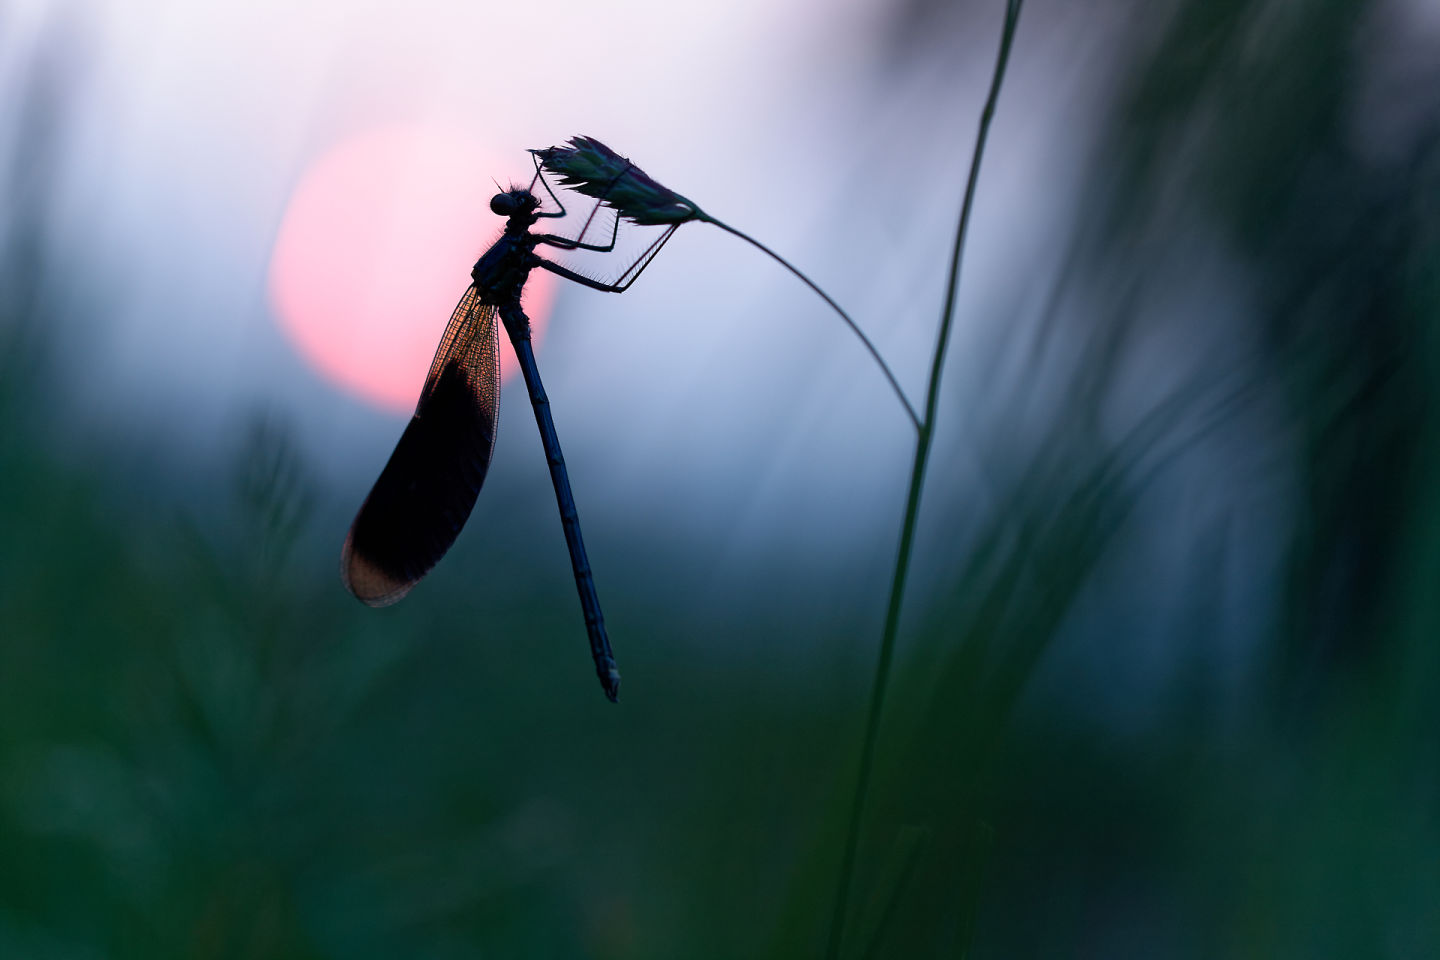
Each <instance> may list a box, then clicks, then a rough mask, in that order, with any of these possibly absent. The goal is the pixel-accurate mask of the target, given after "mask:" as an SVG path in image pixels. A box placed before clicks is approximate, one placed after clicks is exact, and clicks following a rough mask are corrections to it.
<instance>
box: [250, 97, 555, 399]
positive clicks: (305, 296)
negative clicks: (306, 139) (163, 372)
mask: <svg viewBox="0 0 1440 960" xmlns="http://www.w3.org/2000/svg"><path fill="white" fill-rule="evenodd" d="M515 153H516V154H517V156H519V157H524V153H523V151H521V150H519V149H517V150H516V151H515ZM520 162H523V160H522V161H520ZM502 171H503V172H515V173H517V174H518V173H519V172H520V168H519V167H518V166H517V161H516V159H515V158H510V159H509V160H508V162H507V161H505V160H503V159H502V158H501V157H500V155H499V152H498V151H495V150H492V149H490V148H488V147H487V146H486V145H485V144H483V143H481V142H480V141H478V140H476V139H474V138H472V137H469V136H467V135H466V134H464V133H461V132H459V131H457V130H454V129H450V128H445V127H438V126H424V125H405V126H391V127H383V128H378V129H373V130H370V131H367V132H365V133H362V134H360V135H357V136H354V137H351V138H349V139H347V140H344V141H342V142H341V143H339V144H337V145H336V146H334V147H332V148H331V149H330V150H328V151H327V152H325V153H324V154H322V155H321V156H320V157H319V158H317V159H316V160H315V161H314V162H313V163H311V164H310V166H309V167H308V168H307V169H306V170H305V173H304V174H303V176H302V177H301V178H300V180H299V181H298V182H297V184H296V186H295V188H294V190H293V191H292V193H291V195H290V200H289V202H288V204H287V206H286V209H285V214H284V217H283V219H282V220H281V223H280V229H279V232H278V234H277V236H276V238H275V245H274V248H273V251H272V254H271V260H270V273H269V295H270V302H271V304H272V306H273V308H274V310H275V313H276V316H277V317H278V318H279V321H280V326H281V328H282V329H283V330H284V331H285V333H286V335H287V336H288V337H289V339H290V340H291V342H292V343H293V344H294V345H295V347H296V349H297V350H298V351H299V352H300V354H301V356H303V357H304V358H305V360H306V361H307V362H308V363H309V364H310V366H311V367H312V368H314V369H315V370H316V371H317V372H318V373H319V374H320V375H321V376H323V377H324V378H325V379H326V380H328V381H330V382H331V383H334V384H335V385H337V386H339V387H341V388H342V389H344V390H346V391H348V392H350V393H352V394H354V395H356V396H358V397H360V398H362V399H363V400H365V401H367V402H369V403H371V404H373V405H375V406H377V407H380V408H383V409H386V410H391V411H395V412H409V411H410V410H412V409H413V408H414V405H415V401H416V399H417V398H418V397H419V395H420V387H421V385H422V384H423V383H424V380H425V373H426V370H427V369H428V368H429V365H430V360H431V358H432V356H433V355H434V353H435V347H436V344H437V343H438V342H439V340H440V334H441V333H442V332H443V331H444V329H445V323H446V321H447V320H448V319H449V318H450V314H451V311H452V310H453V309H454V307H455V304H456V303H457V302H458V301H459V299H460V296H461V294H463V293H464V292H465V287H466V285H467V283H468V282H469V271H470V267H471V265H472V264H473V263H474V261H475V259H476V258H477V257H478V256H479V255H480V254H481V253H482V252H484V250H485V248H486V246H487V245H488V244H489V243H490V242H491V241H492V240H494V238H495V237H496V236H497V235H498V234H499V231H500V228H501V226H502V221H501V220H500V219H499V218H497V217H496V216H495V215H494V214H493V213H491V212H490V198H491V196H493V195H494V193H495V185H494V184H493V183H492V182H491V179H490V178H491V176H492V175H493V174H496V173H499V172H502ZM501 182H502V183H503V182H504V181H503V179H502V180H501ZM526 182H528V177H527V178H526ZM554 279H555V278H554V277H552V276H550V275H549V274H547V273H545V272H544V271H539V270H537V271H535V272H534V273H533V274H531V278H530V280H529V282H528V283H527V284H526V286H525V299H524V304H525V312H526V313H527V314H529V316H530V319H531V323H532V326H533V328H534V339H535V343H536V348H537V349H538V348H539V343H540V339H541V337H542V335H543V332H544V329H545V324H546V320H547V318H548V316H549V312H550V305H551V302H552V300H553V298H554V291H555V286H554ZM501 339H502V340H504V339H505V337H504V336H503V334H502V336H501ZM515 370H516V365H515V360H514V355H513V353H512V351H511V350H510V348H509V347H508V345H507V346H504V347H501V376H502V377H504V378H506V379H508V378H509V377H510V376H511V374H513V373H514V372H515Z"/></svg>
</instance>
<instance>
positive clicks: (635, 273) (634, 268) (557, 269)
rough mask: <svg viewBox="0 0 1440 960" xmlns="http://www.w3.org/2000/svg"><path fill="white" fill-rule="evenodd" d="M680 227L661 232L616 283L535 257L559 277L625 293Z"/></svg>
mask: <svg viewBox="0 0 1440 960" xmlns="http://www.w3.org/2000/svg"><path fill="white" fill-rule="evenodd" d="M678 227H679V224H676V223H672V224H671V225H670V226H668V227H666V228H665V232H664V233H662V234H660V236H659V237H657V238H656V240H655V242H654V243H652V244H650V246H648V247H646V248H645V252H644V253H642V254H640V256H639V257H638V258H636V260H635V262H634V263H632V264H630V266H628V267H626V268H625V269H624V271H622V272H621V274H620V277H619V278H618V279H617V280H616V281H615V282H614V283H605V282H603V281H600V280H595V279H592V278H590V277H587V276H585V275H584V274H583V273H576V272H575V271H574V270H570V269H567V268H566V267H562V266H561V265H560V264H558V263H555V262H553V261H551V260H546V259H544V258H543V257H536V258H535V259H536V260H537V261H538V263H537V266H541V267H544V268H545V269H546V270H549V271H550V272H551V273H553V274H555V275H556V276H557V277H564V278H565V279H566V280H573V281H574V282H575V283H578V284H580V285H581V286H585V287H589V288H590V289H591V290H600V291H602V292H604V293H624V292H625V291H626V290H629V289H630V285H631V284H633V283H634V282H635V281H636V280H638V279H640V274H642V273H644V272H645V268H646V267H648V266H650V261H652V260H654V259H655V255H656V254H657V253H659V252H660V248H661V247H663V246H665V241H667V240H669V239H670V237H671V235H672V234H673V233H674V232H675V230H676V229H677V228H678Z"/></svg>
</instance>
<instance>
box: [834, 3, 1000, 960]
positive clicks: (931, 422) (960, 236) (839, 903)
mask: <svg viewBox="0 0 1440 960" xmlns="http://www.w3.org/2000/svg"><path fill="white" fill-rule="evenodd" d="M1023 4H1024V0H1008V2H1007V3H1006V6H1005V24H1004V26H1003V28H1002V29H1001V32H1000V49H999V53H998V54H997V55H996V58H995V73H994V76H993V77H992V78H991V80H990V93H989V96H988V97H987V98H986V100H985V109H984V110H983V111H982V112H981V114H980V129H979V133H978V134H977V136H976V138H975V152H974V155H973V156H972V157H971V160H970V176H969V179H968V180H967V182H966V184H965V199H964V202H963V204H962V205H961V208H960V223H959V225H958V227H957V228H956V231H955V245H954V248H953V249H952V250H951V253H950V272H949V276H948V278H947V281H946V285H945V308H944V310H943V311H942V313H941V316H940V331H939V334H938V336H937V339H936V343H935V355H934V357H933V359H932V360H931V365H930V383H929V387H928V388H927V390H926V394H925V417H924V419H923V420H921V421H920V422H919V424H918V426H917V430H916V438H915V460H914V464H913V466H912V467H911V470H910V490H909V493H908V495H907V496H906V500H905V521H904V523H903V525H902V526H901V529H900V551H899V555H898V556H897V557H896V560H895V575H894V579H893V580H892V581H891V584H890V604H889V607H888V608H887V610H886V612H885V632H884V634H883V636H882V637H881V640H880V653H879V656H878V659H877V661H876V664H875V679H874V683H873V685H872V687H871V690H870V708H869V711H868V715H867V717H866V720H865V739H864V741H863V742H862V745H861V748H860V768H859V771H858V773H857V774H856V779H855V795H854V797H853V799H852V800H851V804H850V817H849V821H848V828H847V831H846V836H845V849H844V853H843V855H842V859H841V863H840V878H839V883H838V886H837V888H836V891H835V907H834V911H833V913H832V914H831V917H830V933H829V937H828V940H827V943H826V947H825V956H826V958H827V960H838V958H839V956H840V947H841V943H842V938H843V936H844V933H845V921H846V915H847V913H848V910H849V906H850V893H851V888H852V886H853V885H854V875H855V857H856V851H857V849H858V848H859V841H860V823H861V820H862V819H863V817H864V813H865V801H866V799H867V797H868V795H869V792H870V780H871V777H872V775H873V772H874V764H875V743H876V741H877V739H878V737H879V732H880V718H881V715H882V713H883V710H884V706H885V692H886V689H887V686H888V684H889V681H890V667H891V664H892V662H893V660H894V655H895V637H896V634H897V633H898V632H899V628H900V611H901V608H902V606H903V602H904V598H905V581H906V578H907V577H908V575H909V572H910V556H911V552H912V549H913V547H914V544H915V527H916V521H917V519H918V517H919V514H920V493H921V490H922V488H923V487H924V482H925V467H926V464H927V463H928V461H929V458H930V446H931V441H932V440H933V439H934V436H935V411H936V406H937V404H938V401H939V398H940V375H941V373H942V372H943V370H944V368H945V353H946V349H947V348H948V347H949V344H950V333H951V331H952V329H953V326H954V323H953V321H954V317H955V298H956V294H957V292H958V289H959V282H960V263H961V255H962V254H963V252H964V249H965V236H966V233H967V232H968V230H969V228H970V213H971V210H972V209H973V207H974V205H975V187H976V184H977V182H978V181H979V179H980V161H981V159H982V158H983V156H984V153H985V141H986V139H987V138H988V136H989V133H990V121H991V120H992V119H993V118H994V116H995V103H996V101H997V100H998V99H999V97H1000V86H1001V83H1002V82H1003V81H1004V79H1005V67H1006V65H1007V64H1008V63H1009V60H1010V47H1011V44H1012V42H1013V40H1014V38H1015V27H1016V25H1017V23H1018V22H1019V19H1020V8H1021V7H1022V6H1023ZM837 309H838V308H837Z"/></svg>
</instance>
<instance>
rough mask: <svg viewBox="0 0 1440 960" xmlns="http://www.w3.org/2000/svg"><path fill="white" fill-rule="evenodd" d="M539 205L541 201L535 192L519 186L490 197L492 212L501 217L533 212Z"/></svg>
mask: <svg viewBox="0 0 1440 960" xmlns="http://www.w3.org/2000/svg"><path fill="white" fill-rule="evenodd" d="M539 206H540V201H539V200H536V199H535V194H533V193H531V192H530V191H529V190H524V189H521V188H519V187H516V188H514V189H511V190H507V191H505V192H504V193H497V194H495V196H493V197H491V198H490V212H491V213H494V214H495V215H496V216H500V217H513V216H515V215H516V214H522V215H523V214H527V213H533V212H534V211H535V210H536V209H537V208H539Z"/></svg>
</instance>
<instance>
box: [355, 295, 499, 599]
mask: <svg viewBox="0 0 1440 960" xmlns="http://www.w3.org/2000/svg"><path fill="white" fill-rule="evenodd" d="M499 409H500V333H499V327H498V324H496V322H495V308H494V307H493V306H491V305H489V304H482V303H480V300H479V294H477V293H476V291H475V288H474V287H473V286H472V287H471V288H470V289H469V290H467V291H465V296H463V297H462V298H461V299H460V303H459V305H458V306H456V308H455V312H454V313H453V314H452V315H451V317H450V323H449V325H448V326H447V327H446V328H445V336H444V337H443V338H442V339H441V341H440V348H439V349H438V350H436V352H435V360H434V362H432V363H431V364H430V374H429V376H427V377H426V378H425V389H424V390H423V391H422V392H421V394H420V402H419V404H418V405H417V406H416V407H415V415H414V416H413V417H412V418H411V419H410V423H409V425H408V426H406V427H405V432H404V433H403V434H402V435H401V437H400V442H399V443H398V444H397V445H396V446H395V452H394V453H392V454H391V455H390V461H389V462H388V463H386V464H385V469H384V470H382V471H381V472H380V479H378V480H376V481H375V487H374V488H373V489H372V490H371V491H370V496H368V497H366V498H365V503H364V504H363V505H362V506H361V507H360V512H359V513H358V514H357V515H356V516H355V522H354V523H353V524H351V526H350V534H349V536H347V537H346V538H345V549H344V551H343V553H342V554H341V560H340V564H341V575H342V576H343V577H344V579H345V586H346V587H348V588H349V590H350V592H351V593H353V594H354V595H355V596H356V597H357V598H359V599H360V600H361V601H363V602H364V603H367V604H369V605H370V606H372V607H383V606H386V605H388V604H391V603H394V602H395V601H397V600H399V599H400V598H401V597H403V596H405V594H407V593H409V592H410V588H411V587H413V586H415V584H416V583H417V582H418V581H419V580H420V578H421V577H423V576H425V574H426V573H428V572H430V568H431V567H433V566H435V564H436V563H437V562H438V561H439V560H440V558H441V557H443V556H444V555H445V551H447V550H449V549H450V545H451V544H453V543H454V542H455V537H456V536H457V535H458V534H459V533H460V528H461V527H463V526H464V525H465V521H466V519H468V518H469V516H470V510H471V509H472V508H473V507H474V506H475V497H476V495H477V494H479V492H480V485H481V484H482V483H484V482H485V472H486V470H487V469H488V468H489V466H490V455H491V453H492V452H493V451H494V449H495V424H496V420H497V417H498V416H499Z"/></svg>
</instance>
